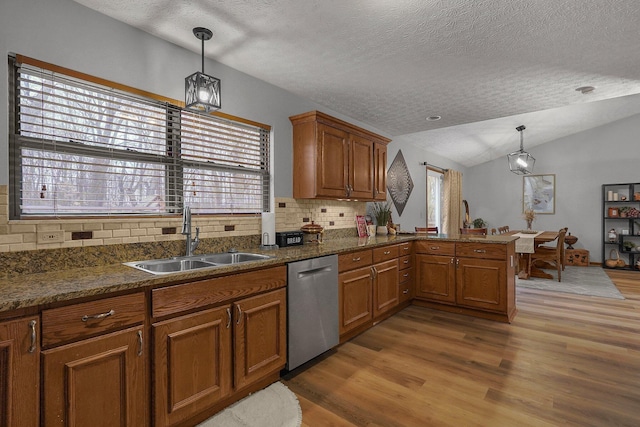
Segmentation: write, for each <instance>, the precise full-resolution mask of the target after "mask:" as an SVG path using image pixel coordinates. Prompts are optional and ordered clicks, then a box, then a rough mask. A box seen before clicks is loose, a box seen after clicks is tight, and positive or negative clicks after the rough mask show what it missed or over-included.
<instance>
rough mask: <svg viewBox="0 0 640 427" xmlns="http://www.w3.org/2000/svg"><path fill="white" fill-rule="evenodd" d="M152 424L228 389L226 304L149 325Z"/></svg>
mask: <svg viewBox="0 0 640 427" xmlns="http://www.w3.org/2000/svg"><path fill="white" fill-rule="evenodd" d="M153 338H154V378H155V382H154V397H155V405H154V411H155V425H156V426H158V427H160V426H170V425H174V424H176V423H178V422H180V421H183V420H186V419H188V418H190V417H191V416H193V415H195V414H197V413H198V412H201V411H202V410H204V409H206V408H208V407H211V406H213V405H214V404H215V403H216V402H218V401H220V400H222V399H223V398H225V397H227V396H228V395H229V394H230V393H231V306H226V307H222V308H216V309H212V310H203V311H199V312H197V313H193V314H188V315H186V316H181V317H177V318H175V319H170V320H167V321H164V322H159V323H156V324H154V325H153Z"/></svg>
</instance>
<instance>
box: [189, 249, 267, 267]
mask: <svg viewBox="0 0 640 427" xmlns="http://www.w3.org/2000/svg"><path fill="white" fill-rule="evenodd" d="M197 258H198V259H200V260H202V261H206V262H213V263H215V264H237V263H240V262H248V261H260V260H263V259H269V258H271V257H270V256H268V255H261V254H252V253H247V252H225V253H221V254H210V255H200V256H198V257H197Z"/></svg>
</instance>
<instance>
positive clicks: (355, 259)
mask: <svg viewBox="0 0 640 427" xmlns="http://www.w3.org/2000/svg"><path fill="white" fill-rule="evenodd" d="M361 259H362V258H360V257H358V258H353V259H352V261H353V262H358V261H360V260H361Z"/></svg>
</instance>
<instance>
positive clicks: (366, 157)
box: [289, 111, 391, 200]
mask: <svg viewBox="0 0 640 427" xmlns="http://www.w3.org/2000/svg"><path fill="white" fill-rule="evenodd" d="M289 119H290V120H291V123H292V124H293V197H294V198H299V199H314V198H319V199H358V200H376V199H379V200H384V199H386V190H385V189H386V167H387V165H386V163H387V155H386V152H387V144H388V143H389V142H390V141H391V140H390V139H387V138H385V137H382V136H380V135H377V134H375V133H373V132H369V131H368V130H365V129H362V128H359V127H357V126H354V125H352V124H350V123H347V122H344V121H342V120H339V119H336V118H334V117H331V116H329V115H326V114H324V113H320V112H318V111H311V112H308V113H304V114H300V115H297V116H292V117H289Z"/></svg>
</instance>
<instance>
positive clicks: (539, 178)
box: [522, 174, 556, 215]
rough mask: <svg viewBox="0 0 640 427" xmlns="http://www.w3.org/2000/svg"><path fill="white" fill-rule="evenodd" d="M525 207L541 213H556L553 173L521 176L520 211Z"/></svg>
mask: <svg viewBox="0 0 640 427" xmlns="http://www.w3.org/2000/svg"><path fill="white" fill-rule="evenodd" d="M527 209H533V211H534V212H535V213H536V214H543V215H544V214H554V213H556V176H555V174H551V175H525V176H523V177H522V212H524V211H525V210H527Z"/></svg>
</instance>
